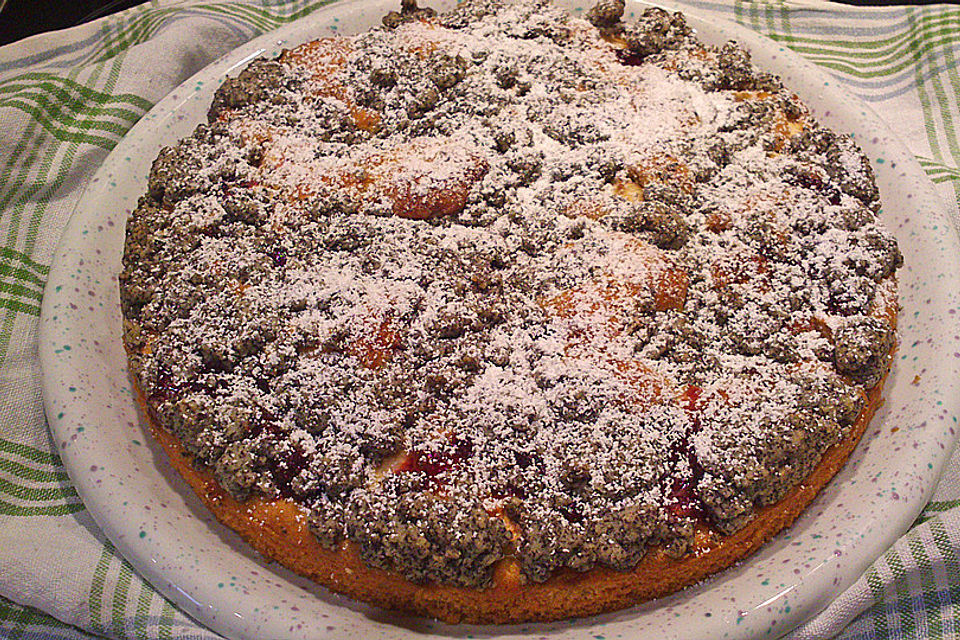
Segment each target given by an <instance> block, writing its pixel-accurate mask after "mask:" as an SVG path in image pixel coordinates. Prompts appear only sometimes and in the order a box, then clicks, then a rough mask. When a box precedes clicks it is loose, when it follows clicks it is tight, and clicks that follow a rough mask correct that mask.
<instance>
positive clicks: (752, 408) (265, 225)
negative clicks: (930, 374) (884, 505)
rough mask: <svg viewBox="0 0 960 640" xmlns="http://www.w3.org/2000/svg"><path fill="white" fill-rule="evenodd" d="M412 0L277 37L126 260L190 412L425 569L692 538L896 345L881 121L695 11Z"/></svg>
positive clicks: (846, 404) (873, 379) (235, 466)
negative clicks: (330, 34) (771, 65)
mask: <svg viewBox="0 0 960 640" xmlns="http://www.w3.org/2000/svg"><path fill="white" fill-rule="evenodd" d="M623 11H624V9H623V2H622V1H620V0H601V1H600V2H599V3H598V4H597V5H596V6H595V7H594V8H593V9H591V10H590V11H589V12H588V13H587V14H586V20H580V19H575V18H572V17H570V16H569V15H568V14H566V13H564V12H562V11H561V10H559V9H557V8H555V7H552V6H551V5H549V4H547V3H545V2H540V1H537V2H529V1H520V0H516V1H514V0H474V1H470V2H464V3H461V4H460V5H458V7H457V8H456V9H455V10H454V11H453V12H451V13H449V14H445V15H440V16H437V15H435V14H434V13H433V12H432V11H431V10H428V9H422V8H419V7H417V6H416V5H415V4H414V3H413V2H406V1H405V2H404V3H403V4H402V7H401V10H400V11H399V12H393V13H391V14H389V15H387V16H386V17H385V18H384V21H383V23H384V26H383V27H381V28H378V29H374V30H372V31H370V32H367V33H364V34H360V35H357V36H351V37H337V38H328V39H323V40H319V41H315V42H312V43H307V44H305V45H301V46H300V47H297V48H295V49H293V50H290V51H286V52H284V53H283V54H282V55H281V56H280V57H279V58H278V59H276V60H256V61H254V62H253V63H251V64H250V66H249V67H248V68H247V69H246V70H244V71H243V72H241V73H240V75H239V76H238V77H237V78H233V79H227V80H226V81H225V83H224V84H223V86H222V87H221V88H220V89H219V90H218V91H217V93H216V97H215V98H214V101H213V104H212V106H211V108H210V112H209V123H208V124H205V125H201V126H200V127H198V128H197V130H196V131H195V132H194V134H193V135H192V136H191V137H189V138H187V139H185V140H183V141H181V142H180V143H178V144H177V145H175V146H172V147H168V148H165V149H164V150H163V151H162V152H161V153H160V155H159V156H158V158H157V160H156V161H155V163H154V166H153V169H152V171H151V174H150V178H149V185H148V193H147V194H146V195H145V196H144V197H143V198H142V199H141V201H140V203H139V206H138V208H137V210H136V211H135V212H134V214H133V216H132V218H131V219H130V222H129V224H128V231H127V244H126V250H125V254H124V269H123V272H122V273H121V275H120V285H121V298H122V305H123V312H124V317H125V336H124V338H125V341H126V344H127V347H128V351H129V353H130V363H131V368H132V370H133V372H134V375H135V376H136V377H137V380H138V383H139V385H140V387H141V389H142V390H143V391H144V393H145V395H146V398H147V402H148V405H149V409H150V411H151V413H152V414H153V416H154V418H155V419H156V420H157V421H158V422H159V423H160V424H161V425H162V426H164V427H165V428H167V429H169V430H170V431H171V432H173V433H174V434H175V435H176V436H177V437H178V439H179V440H180V441H181V443H182V444H183V445H184V446H185V447H186V449H187V450H188V451H190V452H191V453H192V454H194V455H195V456H196V460H197V463H198V464H201V465H204V466H206V467H208V468H210V469H212V470H213V471H214V473H215V475H216V477H217V479H218V481H219V482H220V484H221V485H222V486H223V487H224V488H225V489H226V490H227V491H229V492H230V493H231V494H232V495H233V496H235V497H236V498H238V499H240V500H244V499H247V498H248V497H249V496H251V495H254V494H257V495H265V496H272V497H283V498H287V499H290V500H293V501H295V502H296V503H297V504H299V505H300V506H301V508H302V510H303V512H304V514H305V515H306V517H308V519H309V522H310V524H311V528H312V530H313V531H314V533H315V534H316V536H317V537H318V539H319V540H320V541H321V542H322V543H323V544H325V545H327V546H331V547H333V546H336V545H338V544H340V543H341V542H343V541H344V540H349V541H352V542H353V543H355V544H356V545H357V546H358V548H359V549H360V553H361V556H362V557H363V559H364V560H365V561H366V562H368V563H369V564H371V565H373V566H376V567H382V568H385V569H389V570H394V571H398V572H400V573H402V574H403V575H405V576H406V577H408V578H409V579H411V580H414V581H418V582H429V581H434V582H443V583H450V584H457V585H462V586H469V587H481V586H484V585H486V584H488V583H489V581H490V579H491V575H492V570H493V567H494V565H495V564H496V563H497V562H498V561H499V560H501V559H503V558H505V557H510V556H512V557H516V558H517V559H518V560H519V562H520V565H521V570H522V573H523V575H524V576H525V577H526V579H528V580H532V581H542V580H545V579H547V578H549V577H550V576H551V575H552V574H553V573H554V572H555V571H557V570H560V569H569V570H574V571H584V570H588V569H590V568H593V567H595V566H597V565H598V564H599V565H605V566H609V567H613V568H616V569H627V568H630V567H632V566H633V565H634V564H636V562H637V561H638V560H639V559H640V558H641V557H642V556H643V553H644V552H645V550H646V549H647V548H649V547H651V546H657V545H658V546H661V547H663V548H665V549H667V550H668V552H669V553H671V554H673V555H675V556H680V555H683V554H684V553H686V552H687V551H688V549H689V547H690V545H691V543H692V539H693V532H694V528H695V526H696V525H698V524H700V525H707V526H710V527H712V528H713V529H715V530H716V531H719V532H721V533H731V532H734V531H736V530H738V529H739V528H741V527H742V526H744V525H745V524H746V523H747V522H749V521H750V519H751V518H752V517H753V512H754V510H755V509H756V508H757V507H759V506H762V505H766V504H771V503H773V502H775V501H777V500H779V499H780V498H781V497H783V495H784V494H785V493H786V492H787V491H788V490H789V489H790V488H792V487H793V486H794V485H795V484H796V483H798V482H799V481H801V480H802V479H803V478H805V477H806V476H807V475H808V474H809V473H810V471H812V469H813V468H814V467H815V466H816V464H817V463H818V461H819V460H820V457H821V455H822V453H823V452H824V451H825V450H826V449H827V448H828V447H829V446H831V445H832V444H834V443H836V442H838V441H839V440H840V439H841V438H842V437H843V435H844V433H845V432H846V430H847V429H848V427H849V426H850V425H851V424H852V423H853V422H855V421H856V419H857V416H858V415H859V414H860V412H861V409H862V407H863V399H864V391H865V390H866V389H869V388H871V387H873V386H875V385H876V384H877V383H878V382H879V381H880V380H881V379H882V376H883V374H884V373H885V372H886V370H887V368H888V367H889V365H890V352H891V350H892V348H893V344H894V340H895V337H894V332H893V329H892V326H891V325H892V323H891V319H890V316H891V313H892V311H893V310H894V309H895V307H896V299H895V294H896V288H895V272H896V270H897V268H898V267H899V266H900V265H901V264H902V257H901V255H900V253H899V250H898V249H897V244H896V241H895V240H894V238H893V237H892V236H891V235H890V234H889V232H887V231H886V230H885V229H884V228H883V227H882V226H880V224H879V223H878V221H877V219H876V215H877V212H878V210H879V200H878V192H877V189H876V185H875V181H874V178H873V174H872V170H871V168H870V165H869V162H868V161H867V160H866V158H865V157H864V156H863V154H862V153H861V152H860V150H859V149H858V148H857V147H856V145H855V144H854V143H853V141H852V140H851V139H850V138H849V137H847V136H843V135H838V134H836V133H833V132H831V131H829V130H827V129H825V128H823V127H821V126H820V125H819V124H818V123H817V122H816V121H815V120H814V119H813V118H812V117H811V115H810V113H809V112H808V110H807V109H806V107H805V106H804V105H803V104H802V103H801V102H800V101H799V99H798V98H797V97H796V96H795V95H793V94H792V93H790V92H789V91H788V90H787V89H785V88H784V87H783V86H782V85H781V83H780V81H779V80H778V79H776V78H775V77H773V76H770V75H769V74H766V73H763V72H761V71H758V70H757V69H756V68H755V67H754V66H753V65H752V64H751V63H750V60H749V55H748V53H747V52H746V51H745V50H743V49H742V48H740V47H739V46H738V45H736V44H734V43H729V44H727V45H724V46H722V47H712V46H706V45H703V44H701V43H700V42H699V41H698V40H697V39H696V38H695V37H694V35H693V33H692V31H691V30H690V28H689V27H687V25H686V23H685V21H684V20H683V17H682V16H681V15H679V14H669V13H667V12H665V11H663V10H660V9H647V10H646V11H644V13H643V14H642V15H641V16H640V17H639V19H638V21H637V22H636V23H630V24H627V23H624V22H623V21H622V17H623Z"/></svg>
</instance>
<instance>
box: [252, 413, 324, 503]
mask: <svg viewBox="0 0 960 640" xmlns="http://www.w3.org/2000/svg"><path fill="white" fill-rule="evenodd" d="M247 437H248V438H251V439H253V438H257V437H260V438H263V440H264V441H266V442H267V443H268V446H269V448H270V451H271V453H270V455H269V457H268V458H267V461H266V466H267V470H268V471H269V472H270V479H271V480H272V481H273V484H274V486H275V487H276V488H277V491H278V492H279V493H280V495H281V496H282V497H284V498H290V499H292V498H299V499H305V498H312V497H316V496H318V495H319V494H321V493H322V492H323V491H324V487H323V486H322V485H319V486H318V487H317V488H315V489H313V490H312V491H308V492H304V491H302V490H296V489H294V487H293V481H294V480H295V479H296V477H297V476H298V475H300V472H301V471H303V469H305V468H306V467H307V465H308V458H307V455H306V454H305V453H304V451H303V448H302V447H301V446H300V445H299V444H298V443H296V442H291V441H290V440H288V439H287V433H286V432H285V431H283V430H282V429H281V428H280V427H278V426H277V424H276V423H275V422H273V421H272V417H271V416H264V417H262V418H260V419H258V420H255V421H254V423H253V425H252V426H251V428H250V431H249V432H248V434H247Z"/></svg>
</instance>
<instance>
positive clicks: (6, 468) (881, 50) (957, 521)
mask: <svg viewBox="0 0 960 640" xmlns="http://www.w3.org/2000/svg"><path fill="white" fill-rule="evenodd" d="M325 4H327V3H326V2H323V1H317V2H310V1H308V0H231V1H222V0H208V1H199V0H183V1H180V2H175V1H169V0H162V1H160V2H152V3H149V4H145V5H142V6H140V7H138V8H135V9H131V10H128V11H125V12H123V13H120V14H117V15H114V16H110V17H108V18H105V19H102V20H99V21H97V22H94V23H91V24H87V25H83V26H81V27H77V28H74V29H71V30H68V31H65V32H58V33H54V34H44V35H40V36H36V37H34V38H30V39H28V40H25V41H22V42H19V43H15V44H12V45H9V46H6V47H0V136H2V141H0V596H2V598H0V637H6V638H24V639H26V638H44V639H46V638H51V639H52V638H65V639H66V638H89V637H113V638H197V639H201V638H203V639H206V638H215V637H217V636H216V635H214V634H213V633H211V632H210V631H208V630H206V629H204V628H202V627H200V626H199V625H197V624H196V623H195V622H193V621H192V620H191V619H189V618H188V617H187V616H185V615H184V614H182V613H181V612H179V611H178V610H177V609H176V608H175V607H174V606H173V605H171V604H170V603H169V602H167V601H166V600H165V599H164V598H163V597H161V596H160V595H159V594H158V593H157V592H156V591H155V590H154V589H153V588H152V587H151V586H150V585H149V584H147V583H146V582H144V581H143V580H142V579H141V578H140V577H139V576H138V575H137V574H136V573H135V572H134V571H133V570H132V568H131V567H130V565H129V564H128V563H127V562H125V561H124V560H123V558H122V557H120V556H119V555H118V554H117V553H116V551H115V550H114V548H113V546H112V545H111V544H110V542H109V541H108V540H106V539H105V538H104V536H103V535H102V534H101V533H100V532H99V531H98V529H97V527H96V525H95V524H94V522H93V520H92V519H91V518H90V516H89V514H88V513H87V512H86V511H85V510H84V507H83V504H82V502H81V501H80V500H79V498H78V497H77V494H76V491H75V490H74V488H73V486H72V485H71V482H70V480H69V478H68V477H67V474H66V472H65V471H64V467H63V465H62V463H61V462H60V460H59V458H58V457H57V455H56V453H55V449H54V447H53V446H52V444H51V442H50V436H49V434H48V431H47V428H46V424H45V420H44V415H43V409H42V405H41V397H40V368H39V363H38V358H37V325H38V316H39V312H40V301H41V298H42V292H43V286H44V283H45V280H46V276H47V273H48V271H49V267H50V262H51V259H52V256H53V252H54V247H55V245H56V243H57V240H58V239H59V236H60V234H61V232H62V230H63V228H64V225H65V224H66V222H67V219H68V218H69V216H70V214H71V212H72V211H73V209H74V207H75V206H76V204H77V201H78V200H79V198H80V195H81V193H82V191H83V189H84V186H85V185H86V183H87V182H88V181H89V179H90V178H91V176H92V175H93V173H94V171H95V170H96V169H97V167H98V166H99V165H100V163H101V162H102V161H103V159H104V158H105V157H106V155H107V154H108V153H109V151H110V150H111V149H112V148H113V147H114V145H116V143H117V142H118V141H119V140H120V139H121V138H122V137H123V135H124V134H125V132H126V131H127V130H129V128H130V127H131V126H132V125H133V124H134V123H135V122H136V121H137V120H138V119H139V118H140V117H141V116H143V115H144V114H145V113H146V112H147V111H148V110H149V109H150V107H151V106H152V105H153V104H154V103H156V102H157V101H158V100H159V99H160V98H161V97H162V96H163V95H165V94H166V93H167V92H168V91H170V90H171V89H172V88H173V87H175V86H177V85H178V84H180V82H182V81H183V80H185V79H186V78H187V77H189V76H190V75H192V74H193V73H194V72H196V71H198V70H199V69H201V68H203V67H204V66H205V65H207V64H208V63H209V62H211V61H212V60H214V59H215V58H217V57H218V56H220V55H221V54H223V53H224V52H226V51H229V50H230V49H232V48H234V47H236V46H238V45H240V44H242V43H243V42H246V41H247V40H249V39H251V38H252V37H254V36H256V35H259V34H261V33H264V32H267V31H269V30H271V29H273V28H276V27H277V26H279V25H282V24H284V23H287V22H289V21H291V20H295V19H297V18H299V17H301V16H304V15H306V14H308V13H310V12H311V11H314V10H315V9H317V8H319V7H321V6H324V5H325ZM683 5H684V6H687V7H689V8H690V9H692V10H694V11H696V12H698V13H700V14H703V15H707V16H716V17H718V18H724V19H728V20H734V21H736V22H739V23H741V24H743V25H745V26H747V27H749V28H751V29H754V30H756V31H758V32H760V33H762V34H764V35H766V36H768V37H770V38H772V39H774V40H776V41H778V42H780V43H782V44H783V45H785V46H788V47H790V48H792V49H793V50H795V51H797V52H799V53H800V54H801V55H803V56H805V57H806V58H807V59H809V60H811V61H812V62H814V63H816V64H817V65H820V66H821V67H823V68H824V69H826V70H828V71H829V72H830V73H832V74H833V75H834V76H835V77H836V80H837V81H838V82H839V83H840V84H842V85H843V86H844V87H845V88H846V89H847V90H849V91H850V92H852V93H853V94H855V95H857V96H859V97H861V98H862V99H864V100H865V101H867V102H868V103H869V104H871V105H872V106H873V107H874V109H875V110H876V111H877V112H878V113H879V114H880V115H881V116H882V117H884V118H885V119H886V120H887V121H888V122H895V123H896V125H897V131H898V132H899V133H900V135H901V136H902V138H903V140H904V141H905V142H906V143H907V145H908V147H909V148H910V149H911V151H912V152H913V153H914V154H915V155H916V156H917V158H918V159H919V161H920V163H921V165H922V166H923V168H924V169H925V170H926V172H927V173H928V175H929V176H930V178H931V179H932V180H933V182H934V183H936V185H937V186H938V189H939V192H940V195H941V196H942V198H943V199H944V201H945V202H947V203H949V205H950V206H951V208H952V213H953V215H954V219H955V220H957V221H960V209H958V208H957V204H958V201H960V136H958V130H957V126H958V124H960V122H958V121H960V7H954V6H947V5H932V6H925V7H893V8H875V9H868V8H852V7H847V6H843V5H838V4H833V3H828V2H821V1H820V0H803V1H798V2H773V1H771V2H745V1H743V0H735V1H734V2H732V3H719V2H704V1H695V0H684V2H683ZM0 19H2V18H0ZM958 507H960V458H957V457H955V458H954V459H953V460H952V461H951V464H950V466H949V468H948V470H947V474H946V475H945V476H944V478H943V479H942V481H941V483H940V485H939V487H938V489H937V492H936V494H935V496H934V500H933V501H932V502H931V503H930V504H929V505H928V506H927V508H926V510H925V511H924V512H923V514H922V515H921V517H920V518H919V520H918V521H917V524H916V525H915V526H914V527H913V529H912V530H911V531H910V532H909V533H908V534H907V535H905V536H904V537H903V538H902V539H901V540H900V541H898V543H897V544H896V545H895V546H894V547H893V548H892V549H891V550H890V551H889V552H888V553H886V554H885V555H884V556H883V557H882V558H880V559H879V560H878V561H877V562H876V563H875V564H874V565H873V566H872V567H871V568H870V569H869V570H868V571H867V572H866V573H865V574H864V576H863V577H862V578H861V579H860V581H859V582H857V583H856V584H855V585H854V586H853V587H851V588H850V589H849V590H848V591H847V592H845V593H844V594H842V595H841V596H840V598H838V599H837V600H836V601H835V602H834V603H833V604H832V605H831V606H830V607H829V608H828V609H827V610H826V611H825V612H823V613H822V614H821V615H819V616H818V617H816V618H815V619H814V620H812V621H810V622H808V623H807V624H805V625H803V626H802V627H801V628H800V629H798V630H796V631H795V632H793V634H792V637H794V638H798V639H799V638H828V637H837V638H843V639H848V640H852V639H855V638H881V639H886V638H915V637H920V638H952V637H957V635H958V631H957V625H958V622H957V620H958V615H960V508H958Z"/></svg>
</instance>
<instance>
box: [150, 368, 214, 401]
mask: <svg viewBox="0 0 960 640" xmlns="http://www.w3.org/2000/svg"><path fill="white" fill-rule="evenodd" d="M201 391H206V387H205V386H204V385H203V384H202V383H201V382H199V381H197V380H179V381H178V380H176V379H174V377H173V374H172V373H171V372H170V370H169V369H167V368H166V367H160V368H158V370H157V379H156V383H155V384H154V385H153V390H152V391H151V392H150V395H149V397H148V400H149V403H150V405H151V406H156V405H158V404H162V403H164V402H173V401H176V400H177V399H178V398H182V397H183V396H185V395H186V394H188V393H198V392H201Z"/></svg>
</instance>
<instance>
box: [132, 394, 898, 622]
mask: <svg viewBox="0 0 960 640" xmlns="http://www.w3.org/2000/svg"><path fill="white" fill-rule="evenodd" d="M881 387H882V385H878V386H877V387H875V388H874V389H873V390H871V391H870V392H869V397H868V400H867V403H866V405H865V407H864V410H863V412H862V413H861V414H860V417H859V418H858V419H857V422H856V424H855V425H854V426H853V428H852V429H851V430H850V432H849V433H848V434H847V436H846V437H845V438H844V439H843V440H842V441H841V442H839V443H837V444H835V445H834V446H832V447H831V448H830V449H829V450H828V451H827V452H826V453H825V454H824V455H823V458H822V459H821V461H820V464H819V465H817V468H816V469H815V470H814V471H813V473H811V474H810V475H809V476H808V477H807V479H806V480H804V481H803V482H802V483H800V484H799V485H797V486H796V487H794V488H793V489H792V490H791V491H790V492H789V493H788V494H787V495H786V496H785V497H784V498H783V499H782V500H780V501H779V502H776V503H774V504H771V505H767V506H765V507H763V508H762V509H760V510H759V512H758V513H757V517H756V518H755V519H754V520H752V521H751V522H750V523H749V524H748V525H747V526H746V527H744V528H743V529H741V530H739V531H737V532H736V533H734V534H732V535H726V536H724V535H720V534H718V533H717V532H715V531H712V530H710V529H708V528H702V529H701V530H700V531H698V532H697V534H696V543H695V548H694V550H693V551H692V552H691V553H688V554H687V555H685V556H683V557H682V558H679V559H675V558H671V557H670V556H668V555H667V554H665V553H664V552H663V551H662V550H658V549H651V550H649V551H648V552H647V553H646V555H644V557H643V559H642V560H641V561H640V562H639V563H638V564H637V565H636V567H635V568H634V569H632V570H630V571H614V570H611V569H606V568H598V569H593V570H591V571H587V572H585V573H575V572H572V571H565V572H563V573H560V574H557V575H555V576H553V577H552V578H550V579H549V580H547V581H546V582H542V583H530V582H526V581H524V580H522V579H521V576H520V572H519V571H518V568H517V564H516V561H514V560H503V561H501V562H500V564H499V565H498V566H497V567H496V569H495V571H494V578H493V584H492V585H491V586H489V587H487V588H485V589H479V590H478V589H466V588H462V587H451V586H446V585H437V584H432V585H421V584H415V583H413V582H411V581H409V580H407V579H405V578H403V577H402V576H399V575H397V574H396V573H392V572H389V571H383V570H381V569H376V568H372V567H369V566H367V565H366V564H364V563H363V561H362V560H361V559H360V557H359V555H358V554H357V551H356V548H355V546H353V545H351V544H349V543H345V544H342V545H340V546H339V547H338V548H336V549H327V548H325V547H323V546H322V545H321V544H320V543H319V542H318V541H317V539H316V537H314V535H313V534H312V533H310V530H309V527H308V526H307V524H306V520H305V518H304V516H303V513H302V512H301V511H300V508H299V507H298V506H297V505H296V504H295V503H292V502H290V501H287V500H271V499H263V498H253V499H250V500H248V501H246V502H242V503H241V502H237V500H235V499H234V498H233V497H231V496H230V495H229V494H228V493H227V492H225V491H224V490H223V488H221V487H220V485H219V484H218V483H217V481H216V480H215V479H214V478H213V475H212V474H211V473H210V472H209V471H206V470H203V469H198V468H197V467H196V466H195V465H194V464H193V457H192V456H191V455H190V454H189V453H187V452H186V451H185V450H184V449H183V447H182V446H180V444H179V442H178V441H177V440H176V438H174V437H173V436H171V435H170V434H169V433H168V432H167V431H165V430H164V429H163V428H161V427H158V426H157V425H156V424H155V423H154V424H153V426H152V428H151V431H152V433H153V435H154V437H155V438H156V440H157V441H158V442H159V443H160V445H161V446H162V447H163V449H164V451H166V453H167V455H168V456H169V458H170V463H171V464H172V466H173V468H174V469H175V470H176V471H177V473H179V474H180V475H181V476H182V477H183V478H184V480H186V481H187V483H188V484H189V485H190V487H191V488H192V489H193V491H194V492H195V493H196V494H197V496H199V497H200V499H201V500H202V501H203V503H204V504H205V505H206V506H207V508H209V509H210V511H211V512H213V514H214V515H215V516H216V517H217V519H218V520H219V521H220V522H222V523H223V524H224V525H226V526H227V527H229V528H231V529H233V530H234V531H236V532H237V533H238V534H240V536H241V537H242V538H243V539H244V540H246V541H247V542H248V543H249V544H250V546H252V547H253V548H254V549H256V550H257V551H259V552H260V553H261V554H263V556H265V557H266V558H268V559H270V560H275V561H276V562H278V563H280V564H281V565H283V566H284V567H287V568H289V569H291V570H292V571H294V572H296V573H298V574H300V575H302V576H305V577H307V578H310V579H311V580H314V581H316V582H318V583H319V584H322V585H324V586H325V587H327V588H329V589H331V590H332V591H335V592H337V593H341V594H343V595H346V596H349V597H351V598H355V599H357V600H361V601H364V602H369V603H372V604H376V605H379V606H381V607H385V608H388V609H393V610H396V611H402V612H411V613H416V614H420V615H424V616H430V617H433V618H437V619H439V620H443V621H444V622H449V623H454V624H455V623H476V624H508V623H517V622H529V621H549V620H558V619H562V618H570V617H578V616H590V615H595V614H598V613H603V612H606V611H615V610H618V609H623V608H626V607H630V606H633V605H636V604H639V603H641V602H644V601H646V600H651V599H654V598H658V597H661V596H664V595H667V594H670V593H673V592H675V591H678V590H680V589H682V588H683V587H686V586H689V585H692V584H695V583H697V582H699V581H700V580H703V579H704V578H706V577H708V576H710V575H712V574H714V573H716V572H718V571H721V570H723V569H726V568H727V567H730V566H732V565H733V564H735V563H736V562H738V561H739V560H741V559H743V558H745V557H747V556H749V555H750V554H752V553H753V552H754V551H756V550H757V549H759V548H760V547H761V546H762V545H763V544H764V543H765V542H767V541H768V540H770V538H772V537H773V536H775V535H776V534H777V533H779V532H780V531H782V530H783V529H784V528H786V527H789V526H790V525H791V524H792V523H793V521H794V520H796V519H797V517H798V516H799V515H800V514H801V513H802V512H803V510H804V509H805V508H806V507H807V505H809V504H810V502H811V501H812V500H813V499H814V498H816V496H817V494H818V493H819V492H820V490H821V489H823V488H824V487H825V486H826V485H827V484H828V483H829V482H830V480H831V479H832V478H833V477H834V475H836V473H837V472H838V471H839V470H840V469H841V468H843V466H844V463H846V461H847V458H849V457H850V454H851V453H853V450H854V449H855V448H856V446H857V443H858V442H859V441H860V438H861V437H862V436H863V433H864V431H865V430H866V428H867V425H868V424H869V422H870V420H871V418H872V417H873V414H874V413H875V412H876V410H877V408H878V407H879V405H880V403H881V398H880V389H881ZM141 401H142V396H141Z"/></svg>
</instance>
